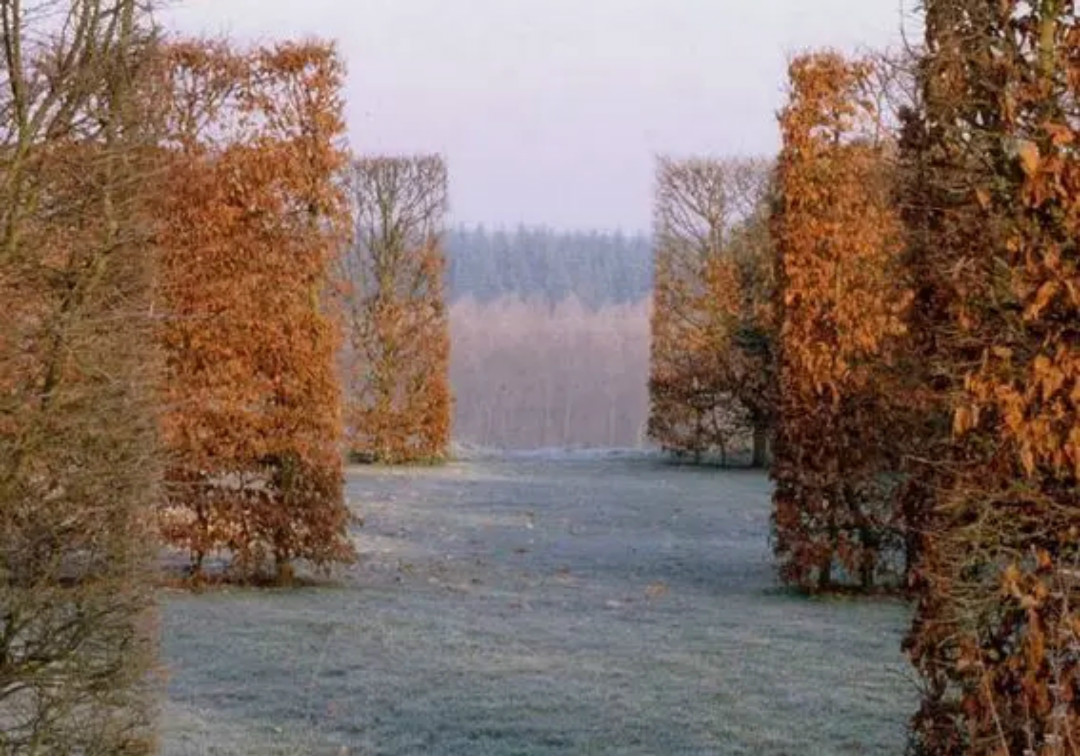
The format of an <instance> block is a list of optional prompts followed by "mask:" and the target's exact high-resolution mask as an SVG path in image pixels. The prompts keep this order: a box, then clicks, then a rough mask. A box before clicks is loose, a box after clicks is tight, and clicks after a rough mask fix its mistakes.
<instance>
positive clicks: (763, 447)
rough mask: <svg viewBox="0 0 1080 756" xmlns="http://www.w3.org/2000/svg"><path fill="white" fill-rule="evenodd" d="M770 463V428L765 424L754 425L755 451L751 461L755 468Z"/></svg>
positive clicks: (766, 465) (763, 466)
mask: <svg viewBox="0 0 1080 756" xmlns="http://www.w3.org/2000/svg"><path fill="white" fill-rule="evenodd" d="M768 465H769V430H768V428H766V427H765V426H763V425H755V426H754V453H753V458H752V459H751V461H750V466H751V467H753V468H765V467H768Z"/></svg>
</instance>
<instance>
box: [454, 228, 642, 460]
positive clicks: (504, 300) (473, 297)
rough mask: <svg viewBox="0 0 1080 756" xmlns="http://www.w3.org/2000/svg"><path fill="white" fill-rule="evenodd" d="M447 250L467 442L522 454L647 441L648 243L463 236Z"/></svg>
mask: <svg viewBox="0 0 1080 756" xmlns="http://www.w3.org/2000/svg"><path fill="white" fill-rule="evenodd" d="M445 248H446V251H447V257H448V266H447V267H448V289H449V298H450V302H451V305H450V326H451V350H450V377H451V384H452V386H453V391H454V395H455V402H454V407H455V411H454V431H453V433H454V437H455V438H456V439H457V440H458V441H461V442H465V443H470V444H478V445H481V446H488V447H502V448H516V449H521V448H536V447H545V446H579V445H584V446H620V447H626V446H638V445H640V444H641V443H642V442H643V436H642V434H643V433H644V425H645V418H646V414H647V411H648V394H647V391H646V384H647V380H648V363H649V316H648V312H649V308H648V299H649V295H650V293H651V290H652V242H651V239H650V238H649V237H648V236H645V235H643V234H635V235H627V234H622V233H619V232H608V233H604V232H595V231H594V232H557V231H553V230H551V229H547V228H526V227H519V228H518V229H517V230H516V231H513V232H506V231H487V230H485V229H484V228H483V227H479V228H471V229H470V228H457V229H454V230H452V231H450V232H448V233H447V235H446V237H445Z"/></svg>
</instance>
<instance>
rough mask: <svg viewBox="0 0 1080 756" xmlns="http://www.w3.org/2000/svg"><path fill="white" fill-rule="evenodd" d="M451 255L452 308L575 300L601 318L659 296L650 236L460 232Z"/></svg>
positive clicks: (449, 241) (453, 236)
mask: <svg viewBox="0 0 1080 756" xmlns="http://www.w3.org/2000/svg"><path fill="white" fill-rule="evenodd" d="M445 249H446V252H447V257H448V266H447V282H448V287H449V295H450V300H451V301H452V302H455V301H458V300H460V299H464V298H467V297H470V296H471V297H472V298H473V299H475V300H476V301H478V302H480V303H485V304H486V303H489V302H492V301H494V300H496V299H500V298H502V297H512V298H517V299H527V300H534V299H541V300H544V301H546V302H547V303H548V304H550V305H555V304H558V303H559V302H562V301H564V300H566V299H567V298H569V297H570V296H571V295H574V296H576V298H577V299H578V300H579V301H580V302H581V303H582V304H583V305H585V306H586V307H588V308H589V309H592V310H597V309H600V308H602V307H604V306H606V305H622V304H631V303H634V302H638V301H640V300H641V299H643V298H645V297H646V296H648V295H649V292H650V291H652V241H651V239H650V237H649V236H647V235H645V234H640V233H638V234H625V233H622V232H620V231H615V232H597V231H574V232H560V231H554V230H552V229H549V228H544V227H539V228H533V227H525V226H519V227H518V228H517V229H516V230H514V231H505V230H501V229H499V230H494V231H492V230H488V229H485V228H484V227H483V226H477V227H473V228H469V227H457V228H454V229H452V230H450V231H448V232H447V233H446V236H445Z"/></svg>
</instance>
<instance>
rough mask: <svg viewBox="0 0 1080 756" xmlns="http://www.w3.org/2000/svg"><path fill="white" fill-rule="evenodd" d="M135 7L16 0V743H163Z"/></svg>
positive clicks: (12, 341) (7, 506) (10, 312)
mask: <svg viewBox="0 0 1080 756" xmlns="http://www.w3.org/2000/svg"><path fill="white" fill-rule="evenodd" d="M153 47H154V34H153V28H152V22H151V19H150V16H149V14H148V12H147V10H146V9H145V8H144V7H143V5H142V4H140V3H137V2H136V0H72V1H70V2H65V3H60V2H30V3H24V2H19V0H2V1H0V52H2V55H3V61H2V63H0V65H2V69H0V70H2V76H3V81H2V85H0V86H2V88H0V235H2V240H0V245H2V246H0V301H3V302H4V306H3V308H2V310H0V753H3V754H12V755H14V754H18V755H20V756H21V755H23V754H27V755H32V754H61V753H62V754H75V753H80V754H141V753H149V752H151V751H152V750H153V713H154V703H153V702H154V696H153V695H151V693H152V691H151V688H152V685H151V679H150V677H149V674H148V673H149V670H150V669H151V666H152V664H153V659H154V640H153V633H152V630H153V627H154V619H153V614H152V608H151V607H152V600H151V594H150V591H149V581H148V574H149V563H150V560H151V559H152V552H151V549H150V547H149V544H152V543H153V538H152V537H149V534H150V525H149V523H150V518H149V516H148V513H149V512H150V505H151V503H152V502H153V500H154V498H155V497H156V496H157V494H158V489H159V482H160V470H159V465H158V463H157V457H156V452H155V448H156V436H155V431H154V418H153V414H152V410H151V408H152V399H153V397H152V386H153V380H154V375H153V367H154V365H155V364H156V361H155V358H154V352H153V348H152V339H151V333H150V328H149V322H150V321H149V317H148V315H149V313H150V301H149V292H150V279H151V274H152V268H153V265H152V263H153V255H152V252H151V245H150V244H149V241H150V239H151V231H152V228H151V225H150V222H149V218H148V217H147V214H146V212H145V206H144V203H143V198H144V195H145V193H146V188H147V185H148V177H149V176H151V166H150V165H149V164H148V160H149V159H150V158H149V157H148V156H151V155H152V154H153V149H152V146H153V143H154V138H155V135H154V133H153V130H152V129H151V128H150V127H149V126H150V124H152V123H153V118H151V117H149V116H150V111H148V110H146V109H145V107H146V105H147V101H146V99H145V98H144V97H143V96H142V94H144V90H142V89H141V84H142V81H143V77H144V74H145V73H146V71H147V70H148V66H149V65H150V61H151V53H152V50H153Z"/></svg>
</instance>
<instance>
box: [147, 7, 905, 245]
mask: <svg viewBox="0 0 1080 756" xmlns="http://www.w3.org/2000/svg"><path fill="white" fill-rule="evenodd" d="M174 2H175V3H176V4H175V5H174V6H173V7H172V8H170V10H168V11H167V12H166V13H165V14H163V20H164V21H165V23H166V25H167V26H168V27H169V28H171V29H173V30H177V31H181V32H188V33H210V34H221V33H227V34H230V35H231V36H233V37H235V38H238V39H242V40H247V41H250V40H258V39H273V38H282V37H296V36H319V37H324V38H329V39H333V40H335V41H337V43H338V45H339V48H340V51H341V53H342V54H343V56H344V58H345V60H346V62H347V65H348V69H349V79H348V87H347V91H346V98H347V106H346V115H347V118H348V124H349V140H350V143H351V146H352V148H353V149H354V150H355V151H357V152H365V153H367V152H372V153H414V152H440V153H442V154H443V155H444V156H445V157H446V159H447V162H448V165H449V169H450V181H451V185H450V202H451V217H450V220H451V221H452V222H463V223H469V224H474V223H484V224H485V225H487V226H489V227H494V226H506V227H512V226H514V225H516V224H517V223H518V222H524V223H528V224H546V225H549V226H553V227H555V228H559V229H580V228H597V229H613V228H622V229H623V230H625V231H636V230H647V229H648V227H649V223H650V217H651V211H650V206H651V202H652V179H653V164H654V163H653V161H654V156H655V155H656V154H658V153H673V154H677V155H688V154H716V155H727V154H772V153H775V151H776V149H777V148H778V144H779V136H778V132H777V128H776V118H775V113H776V111H777V109H778V108H779V107H780V105H781V103H782V101H783V95H784V86H785V85H784V79H785V68H786V63H787V59H788V57H789V56H790V55H791V54H793V53H796V52H799V51H802V50H805V49H808V48H812V47H819V46H825V45H828V46H833V47H838V48H840V49H844V50H855V49H858V48H860V47H862V48H865V47H885V46H896V45H897V44H899V42H900V40H901V27H902V25H903V26H904V27H905V32H906V34H907V35H908V37H909V38H912V39H915V38H916V37H917V31H916V28H917V21H916V19H915V17H914V14H913V13H912V10H911V9H912V7H913V6H914V3H915V0H749V1H748V0H300V1H299V2H298V1H297V0H174Z"/></svg>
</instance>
